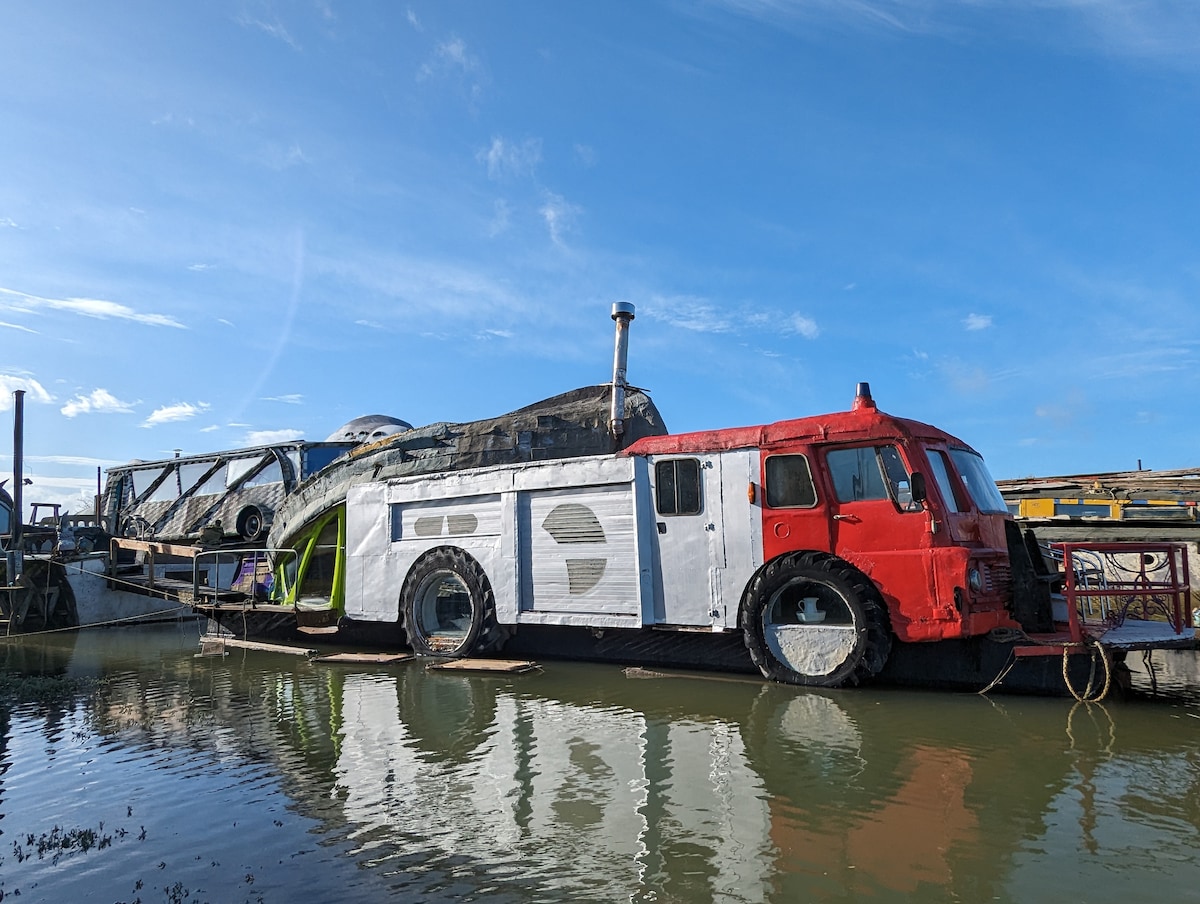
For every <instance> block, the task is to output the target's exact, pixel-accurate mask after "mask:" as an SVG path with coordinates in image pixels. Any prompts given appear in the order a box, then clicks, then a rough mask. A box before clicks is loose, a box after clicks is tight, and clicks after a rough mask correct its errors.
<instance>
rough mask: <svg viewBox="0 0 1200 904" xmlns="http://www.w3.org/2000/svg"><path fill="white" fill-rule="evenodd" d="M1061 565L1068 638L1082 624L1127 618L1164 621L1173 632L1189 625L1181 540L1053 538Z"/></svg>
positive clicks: (1077, 636) (1079, 634)
mask: <svg viewBox="0 0 1200 904" xmlns="http://www.w3.org/2000/svg"><path fill="white" fill-rule="evenodd" d="M1050 549H1051V550H1052V552H1053V553H1054V556H1055V558H1056V559H1057V560H1059V561H1061V562H1062V566H1063V576H1062V577H1063V595H1064V596H1065V598H1066V603H1067V623H1068V627H1069V630H1070V633H1071V638H1072V640H1073V641H1076V642H1079V641H1081V640H1082V639H1083V635H1084V627H1085V626H1086V625H1089V624H1095V625H1097V626H1099V627H1104V628H1110V629H1111V628H1119V627H1121V625H1123V624H1124V623H1125V620H1126V618H1139V619H1142V620H1144V621H1165V622H1167V623H1169V624H1170V625H1171V628H1172V629H1173V630H1174V632H1175V633H1176V634H1182V633H1183V632H1184V631H1185V630H1189V629H1191V628H1192V627H1193V623H1192V609H1191V605H1190V597H1191V583H1190V573H1189V571H1188V562H1187V546H1186V545H1185V544H1183V543H1137V544H1130V543H1052V544H1050Z"/></svg>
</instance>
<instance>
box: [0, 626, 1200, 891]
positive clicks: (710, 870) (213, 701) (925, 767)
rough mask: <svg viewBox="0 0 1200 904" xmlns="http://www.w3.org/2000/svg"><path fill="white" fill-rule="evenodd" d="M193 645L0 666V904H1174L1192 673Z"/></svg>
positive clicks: (54, 651) (146, 643) (1197, 827)
mask: <svg viewBox="0 0 1200 904" xmlns="http://www.w3.org/2000/svg"><path fill="white" fill-rule="evenodd" d="M198 652H199V647H198V643H197V629H196V628H195V627H194V626H180V625H172V626H168V627H166V628H160V629H154V630H147V629H122V630H115V631H97V632H91V633H84V634H80V635H78V636H68V637H61V638H58V639H55V640H47V641H36V640H28V639H27V640H23V641H21V642H19V643H16V644H13V643H10V644H8V645H6V646H4V647H0V669H2V670H4V671H7V672H14V671H15V672H20V673H22V674H25V675H40V676H44V677H41V678H38V679H36V680H31V681H29V682H27V683H28V685H29V686H28V687H24V688H23V689H18V690H13V691H12V693H10V694H9V695H8V696H9V697H13V698H14V699H11V700H6V699H3V698H0V830H2V834H0V891H2V892H3V893H4V898H3V899H4V900H9V898H10V896H13V899H14V900H20V901H21V902H24V904H32V902H38V901H47V902H66V901H85V900H87V901H92V900H94V901H105V902H109V901H129V902H132V901H142V902H158V901H168V902H191V901H196V902H204V901H208V902H260V901H261V902H296V901H339V902H359V901H382V900H404V901H428V902H440V901H451V900H453V901H464V900H465V901H471V900H477V901H488V902H492V901H497V902H507V901H512V902H525V901H550V902H557V901H581V900H582V901H639V902H640V901H646V902H649V901H655V902H692V901H696V902H703V901H730V902H733V901H747V902H754V901H779V902H785V901H786V902H792V901H971V902H976V901H991V900H997V901H1014V902H1027V901H1056V900H1062V901H1067V900H1070V901H1093V902H1106V901H1113V902H1117V901H1120V902H1128V901H1135V900H1162V901H1187V900H1200V694H1197V692H1196V691H1195V689H1194V688H1195V687H1196V681H1197V668H1196V660H1195V657H1194V656H1193V655H1192V654H1172V655H1171V656H1170V657H1165V658H1164V657H1163V654H1158V659H1157V660H1156V671H1155V684H1156V685H1157V687H1158V689H1159V691H1160V694H1159V696H1158V697H1156V698H1152V699H1140V700H1137V701H1125V702H1110V703H1106V704H1104V705H1093V706H1076V705H1073V704H1072V701H1070V700H1062V699H1032V698H1016V697H991V698H983V697H978V696H974V695H964V694H944V693H932V692H921V693H913V692H906V691H898V690H894V689H888V690H858V691H848V692H836V693H832V692H806V691H802V690H795V689H790V688H783V687H777V686H771V685H766V684H764V683H763V682H761V681H756V680H748V679H745V678H743V677H739V676H734V677H729V676H717V677H710V676H700V675H689V676H682V677H680V676H679V675H677V674H676V673H671V674H669V675H665V674H663V673H654V672H649V673H648V672H645V671H640V672H638V671H631V672H626V671H624V670H622V669H621V668H620V667H619V666H611V665H603V666H600V665H586V664H573V663H545V664H544V669H543V670H542V671H541V672H539V673H534V674H528V675H518V676H504V677H502V676H486V677H484V676H466V675H458V674H446V673H434V672H428V671H426V670H425V669H424V668H423V667H422V666H421V665H419V664H401V665H392V666H385V667H379V666H373V667H369V668H368V667H361V666H349V665H321V664H316V663H311V662H309V661H308V660H306V659H304V658H300V657H294V656H284V655H278V654H271V653H261V652H250V651H240V650H238V651H230V652H229V653H228V654H227V655H223V656H200V655H197V654H198ZM1131 664H1132V665H1133V666H1134V667H1135V669H1138V668H1140V667H1141V665H1142V664H1141V662H1140V660H1138V661H1136V662H1133V663H1131ZM45 676H48V677H45ZM1136 678H1137V683H1138V686H1139V687H1141V688H1143V689H1146V688H1149V686H1150V682H1149V678H1148V675H1147V674H1146V673H1145V672H1144V671H1140V672H1139V673H1138V674H1137V675H1136ZM14 695H15V696H14ZM18 892H19V893H20V894H19V898H16V897H15V896H16V895H17V893H18Z"/></svg>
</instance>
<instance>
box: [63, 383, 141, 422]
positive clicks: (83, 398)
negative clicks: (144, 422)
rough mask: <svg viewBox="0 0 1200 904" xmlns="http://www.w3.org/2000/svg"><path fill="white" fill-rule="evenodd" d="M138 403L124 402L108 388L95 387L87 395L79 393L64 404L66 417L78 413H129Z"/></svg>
mask: <svg viewBox="0 0 1200 904" xmlns="http://www.w3.org/2000/svg"><path fill="white" fill-rule="evenodd" d="M134 404H136V403H130V402H122V401H121V400H120V399H118V398H116V397H115V396H114V395H113V394H112V393H110V392H109V391H108V390H107V389H93V390H92V391H91V392H90V393H89V394H87V395H77V396H75V398H73V399H71V400H70V401H69V402H67V404H65V405H63V407H62V413H63V414H64V415H65V416H66V417H75V415H77V414H129V413H130V412H132V411H133V405H134Z"/></svg>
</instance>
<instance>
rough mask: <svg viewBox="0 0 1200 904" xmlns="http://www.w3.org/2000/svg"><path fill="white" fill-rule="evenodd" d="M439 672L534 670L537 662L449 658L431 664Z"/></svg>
mask: <svg viewBox="0 0 1200 904" xmlns="http://www.w3.org/2000/svg"><path fill="white" fill-rule="evenodd" d="M429 668H430V669H434V670H437V671H439V672H441V671H445V672H510V673H516V672H532V671H533V670H534V669H536V668H538V664H537V663H536V662H530V661H528V660H523V659H447V660H446V661H444V662H436V663H433V664H432V665H430V666H429Z"/></svg>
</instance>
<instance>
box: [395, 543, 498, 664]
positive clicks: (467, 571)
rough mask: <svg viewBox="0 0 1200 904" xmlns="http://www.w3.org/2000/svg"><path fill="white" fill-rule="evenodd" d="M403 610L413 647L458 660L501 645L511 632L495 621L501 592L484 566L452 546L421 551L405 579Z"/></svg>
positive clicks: (409, 641) (410, 643) (428, 654)
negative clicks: (493, 590) (490, 579)
mask: <svg viewBox="0 0 1200 904" xmlns="http://www.w3.org/2000/svg"><path fill="white" fill-rule="evenodd" d="M400 614H401V618H402V619H403V621H404V631H405V633H406V634H407V635H408V643H409V646H411V647H412V649H413V652H414V653H417V654H420V655H424V656H444V657H447V658H450V659H459V658H462V657H464V656H470V655H472V654H475V653H487V652H493V651H496V650H499V649H500V648H501V647H502V646H503V645H504V641H505V640H507V639H508V633H507V632H506V631H505V630H504V629H503V628H501V627H500V626H499V625H498V624H497V623H496V597H495V594H494V593H493V592H492V585H491V582H490V581H489V580H488V578H487V575H486V574H484V571H483V568H482V567H481V566H480V565H479V563H478V562H476V561H475V559H473V558H472V557H471V556H470V555H468V554H467V553H466V552H464V551H463V550H461V549H458V548H457V547H453V546H439V547H437V548H436V549H431V550H430V551H429V552H427V553H425V555H423V556H421V558H420V559H418V560H417V562H416V564H414V565H413V567H412V569H411V570H410V571H409V573H408V577H407V578H405V579H404V586H403V588H402V589H401V591H400Z"/></svg>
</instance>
